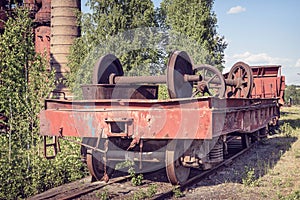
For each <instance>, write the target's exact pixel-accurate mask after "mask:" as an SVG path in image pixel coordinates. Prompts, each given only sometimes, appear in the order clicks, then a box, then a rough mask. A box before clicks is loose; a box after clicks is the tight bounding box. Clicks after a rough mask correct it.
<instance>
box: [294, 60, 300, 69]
mask: <svg viewBox="0 0 300 200" xmlns="http://www.w3.org/2000/svg"><path fill="white" fill-rule="evenodd" d="M295 66H296V67H300V58H299V59H298V60H297V62H296V65H295Z"/></svg>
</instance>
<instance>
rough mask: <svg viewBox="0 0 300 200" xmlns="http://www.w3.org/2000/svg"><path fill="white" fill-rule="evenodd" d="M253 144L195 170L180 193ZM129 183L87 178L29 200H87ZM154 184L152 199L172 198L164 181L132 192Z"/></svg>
mask: <svg viewBox="0 0 300 200" xmlns="http://www.w3.org/2000/svg"><path fill="white" fill-rule="evenodd" d="M255 144H256V143H253V144H251V145H249V147H247V148H245V149H240V151H239V152H238V153H235V154H233V155H230V156H229V157H228V158H226V159H225V160H224V161H223V162H221V163H219V164H218V165H217V166H215V167H213V168H212V169H210V170H207V171H203V172H201V173H200V174H198V173H199V171H198V170H195V174H198V175H195V176H193V177H192V178H191V179H189V180H188V181H186V182H185V183H183V184H182V185H181V186H180V187H179V189H180V190H181V191H183V190H185V189H186V188H188V187H190V186H192V185H194V184H196V183H198V182H199V181H201V180H202V179H203V178H205V177H207V176H208V175H211V174H213V173H214V172H215V171H216V170H218V169H219V168H221V167H222V166H226V165H228V164H230V163H232V162H233V160H234V159H236V158H237V157H239V156H241V155H242V154H244V153H245V152H247V151H248V150H249V149H251V148H252V147H253V145H255ZM233 146H234V145H233ZM233 148H238V147H236V146H235V147H233ZM155 173H165V172H164V170H161V172H154V173H151V174H150V175H148V176H149V177H153V174H155ZM157 176H158V177H159V176H161V175H157ZM145 177H146V179H147V175H145ZM129 181H130V176H128V175H127V176H124V174H123V175H122V176H118V177H114V178H112V179H110V180H109V182H108V183H105V182H94V183H91V182H90V177H89V178H85V179H82V180H81V181H79V182H78V183H77V184H75V185H74V186H72V185H69V184H67V185H66V186H64V187H63V189H52V190H49V191H47V192H45V193H42V194H40V195H36V196H34V197H32V198H30V200H39V199H79V198H80V199H88V198H85V196H86V195H89V194H91V193H93V192H95V191H98V190H101V189H104V188H107V187H108V186H110V185H114V184H117V185H114V186H112V188H116V187H118V188H120V187H121V184H125V183H127V182H129ZM156 183H159V184H160V191H158V194H156V195H154V196H153V197H152V199H166V198H170V197H172V196H173V190H174V186H172V185H171V184H170V183H168V181H166V180H157V181H154V180H151V181H149V182H148V183H146V184H144V185H143V186H141V187H139V186H136V187H135V188H134V190H136V191H137V190H139V189H141V188H142V187H143V188H146V187H148V186H149V185H150V184H156ZM129 184H130V183H129ZM113 190H114V189H112V191H109V190H108V191H107V192H108V193H113V192H115V191H113ZM103 191H104V190H103ZM116 197H117V196H116Z"/></svg>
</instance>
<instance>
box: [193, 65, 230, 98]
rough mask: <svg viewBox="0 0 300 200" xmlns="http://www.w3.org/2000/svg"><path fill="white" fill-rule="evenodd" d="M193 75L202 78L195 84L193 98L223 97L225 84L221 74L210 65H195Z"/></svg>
mask: <svg viewBox="0 0 300 200" xmlns="http://www.w3.org/2000/svg"><path fill="white" fill-rule="evenodd" d="M194 71H195V74H199V75H201V77H202V81H198V82H197V86H196V88H195V91H194V92H193V97H197V96H207V95H208V96H214V97H220V98H221V97H224V96H225V91H226V84H225V80H224V77H223V75H222V74H221V72H220V71H219V70H218V69H217V68H215V67H213V66H211V65H197V66H195V67H194Z"/></svg>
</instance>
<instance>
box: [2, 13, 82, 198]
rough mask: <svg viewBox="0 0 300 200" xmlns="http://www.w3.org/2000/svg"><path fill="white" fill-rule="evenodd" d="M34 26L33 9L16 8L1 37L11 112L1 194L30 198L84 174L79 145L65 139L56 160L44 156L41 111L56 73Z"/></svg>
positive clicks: (5, 104)
mask: <svg viewBox="0 0 300 200" xmlns="http://www.w3.org/2000/svg"><path fill="white" fill-rule="evenodd" d="M32 30H33V23H32V20H31V19H30V18H29V12H28V11H27V10H24V9H16V10H15V11H14V12H13V13H12V16H11V17H10V18H9V19H8V21H7V22H6V28H5V32H4V33H3V34H2V35H1V36H0V57H1V60H0V69H1V70H0V80H1V85H0V111H1V112H2V113H3V114H4V115H5V116H7V117H8V122H7V126H8V130H7V131H6V132H5V133H3V134H1V135H0V153H1V156H0V163H1V164H0V180H1V181H0V199H17V198H26V197H29V196H31V195H34V194H37V193H39V192H42V191H45V190H47V189H49V188H52V187H54V186H58V185H60V184H63V183H66V182H69V181H72V180H75V179H78V178H80V177H82V176H83V175H84V172H83V171H81V170H80V169H81V168H82V165H81V162H80V160H79V152H80V151H79V148H78V147H77V146H76V147H75V146H74V144H69V143H68V142H65V141H62V147H63V148H64V149H63V152H62V153H61V154H60V155H59V156H58V157H57V158H56V159H54V160H46V159H44V158H43V157H42V152H41V144H42V138H41V136H39V116H38V114H39V112H40V111H41V109H42V108H43V105H44V103H43V100H44V98H45V97H46V96H47V95H48V94H49V92H50V91H51V90H52V89H53V86H54V73H53V72H50V71H49V70H48V69H47V64H46V60H45V59H44V58H43V56H41V55H38V54H36V53H35V49H34V43H33V41H34V37H33V31H32Z"/></svg>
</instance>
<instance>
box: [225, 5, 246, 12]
mask: <svg viewBox="0 0 300 200" xmlns="http://www.w3.org/2000/svg"><path fill="white" fill-rule="evenodd" d="M245 11H246V8H243V7H242V6H235V7H232V8H230V9H229V10H228V11H227V14H238V13H241V12H245Z"/></svg>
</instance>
